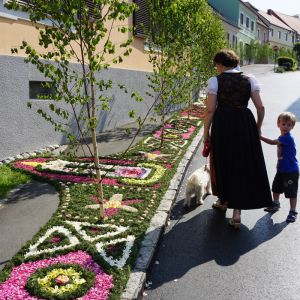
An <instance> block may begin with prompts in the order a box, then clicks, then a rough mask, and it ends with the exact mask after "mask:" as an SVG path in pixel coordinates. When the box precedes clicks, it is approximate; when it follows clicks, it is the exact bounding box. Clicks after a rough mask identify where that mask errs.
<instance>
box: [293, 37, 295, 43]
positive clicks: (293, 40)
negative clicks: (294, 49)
mask: <svg viewBox="0 0 300 300" xmlns="http://www.w3.org/2000/svg"><path fill="white" fill-rule="evenodd" d="M292 42H293V43H295V36H294V35H292Z"/></svg>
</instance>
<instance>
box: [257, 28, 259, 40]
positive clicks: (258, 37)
mask: <svg viewBox="0 0 300 300" xmlns="http://www.w3.org/2000/svg"><path fill="white" fill-rule="evenodd" d="M257 38H258V39H259V29H257Z"/></svg>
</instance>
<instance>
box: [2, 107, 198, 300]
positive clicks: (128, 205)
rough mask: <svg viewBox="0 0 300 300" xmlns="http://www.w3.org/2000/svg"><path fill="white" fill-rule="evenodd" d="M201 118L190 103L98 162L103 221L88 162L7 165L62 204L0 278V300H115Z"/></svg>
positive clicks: (52, 159) (62, 159)
mask: <svg viewBox="0 0 300 300" xmlns="http://www.w3.org/2000/svg"><path fill="white" fill-rule="evenodd" d="M202 118H203V107H202V106H201V105H193V107H192V108H191V109H190V110H189V111H187V110H186V111H182V112H180V113H178V114H176V115H175V116H174V117H173V118H172V119H171V120H169V121H168V123H167V124H166V125H165V127H164V128H163V130H162V128H161V129H159V130H156V131H155V132H154V133H153V134H152V135H150V136H148V137H147V138H145V139H144V140H143V141H141V142H140V143H138V144H137V145H135V146H134V147H132V148H131V149H130V150H129V151H128V152H127V153H118V154H115V155H113V156H109V157H102V158H101V159H100V169H101V174H102V178H103V181H102V183H103V191H104V198H105V199H104V200H105V202H104V215H105V218H104V219H100V218H99V204H98V201H97V197H96V188H97V186H96V184H95V183H96V181H95V174H94V170H93V160H92V159H91V158H80V159H76V160H74V159H66V158H65V157H54V156H51V157H34V158H28V159H23V160H19V161H16V162H14V163H12V167H14V168H15V169H18V170H22V171H24V172H26V173H27V174H31V175H32V176H33V177H34V178H38V179H41V180H46V181H49V182H52V183H54V184H55V185H56V186H57V188H58V189H59V191H60V204H59V207H58V209H57V211H56V212H55V213H54V215H53V216H52V217H51V219H50V220H49V221H48V222H47V224H45V226H43V227H42V228H41V229H40V230H39V232H38V233H37V234H36V235H35V236H34V237H33V239H32V240H31V241H28V242H27V243H26V244H25V245H24V246H23V247H22V248H21V249H20V250H19V252H18V253H17V254H16V255H15V256H14V257H13V258H12V260H11V261H10V262H9V263H8V264H7V265H6V266H5V268H4V269H3V270H2V272H1V273H0V300H12V299H13V300H22V299H84V300H88V299H100V300H101V299H103V300H105V299H119V297H120V295H121V293H122V291H123V289H124V287H125V285H126V282H127V280H128V277H129V275H130V271H131V269H132V268H133V266H134V263H135V260H136V258H137V254H138V251H139V246H140V243H141V241H142V240H143V236H144V234H145V231H146V230H147V228H148V225H149V222H150V220H151V218H152V217H153V215H154V214H155V211H156V209H157V207H158V206H159V203H160V200H161V199H162V197H163V195H164V194H165V192H166V191H167V189H168V186H169V183H170V180H171V179H172V177H173V175H174V174H175V172H176V168H177V165H178V164H179V162H180V160H181V158H182V157H183V155H184V153H185V151H186V149H187V147H188V146H189V144H190V143H191V141H192V139H193V137H194V136H195V135H196V134H197V132H198V130H199V129H200V127H201V124H202ZM163 131H164V133H163V135H164V139H165V143H164V146H163V147H162V148H160V137H161V135H162V132H163Z"/></svg>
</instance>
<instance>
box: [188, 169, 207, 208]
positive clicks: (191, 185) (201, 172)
mask: <svg viewBox="0 0 300 300" xmlns="http://www.w3.org/2000/svg"><path fill="white" fill-rule="evenodd" d="M205 194H212V190H211V181H210V172H209V166H208V165H204V166H202V167H201V168H200V169H197V170H196V171H195V172H194V173H192V175H191V176H190V177H189V178H188V180H187V185H186V190H185V199H184V203H183V206H185V207H190V205H191V198H192V195H195V196H196V203H197V204H199V205H201V204H203V203H204V202H203V200H202V198H203V196H204V195H205Z"/></svg>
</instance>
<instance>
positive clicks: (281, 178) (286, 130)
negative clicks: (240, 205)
mask: <svg viewBox="0 0 300 300" xmlns="http://www.w3.org/2000/svg"><path fill="white" fill-rule="evenodd" d="M295 123H296V116H295V115H294V114H292V113H290V112H283V113H281V114H280V115H279V116H278V119H277V126H278V128H279V130H280V133H281V135H280V136H279V138H278V139H276V140H271V139H268V138H266V137H263V136H261V140H262V141H264V142H266V143H268V144H270V145H277V156H278V162H277V173H276V175H275V178H274V181H273V184H272V192H273V201H274V203H273V205H272V206H270V207H267V208H265V211H268V212H276V211H278V210H279V208H280V203H279V196H280V194H282V193H284V195H285V197H286V198H290V212H289V214H288V216H287V218H286V221H287V222H288V223H289V222H295V221H296V218H297V214H298V213H297V211H296V205H297V192H298V179H299V167H298V161H297V158H296V145H295V141H294V138H293V136H292V135H291V133H290V131H291V130H292V129H293V128H294V126H295Z"/></svg>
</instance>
